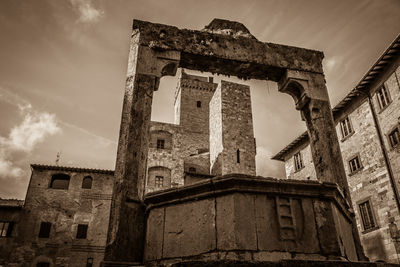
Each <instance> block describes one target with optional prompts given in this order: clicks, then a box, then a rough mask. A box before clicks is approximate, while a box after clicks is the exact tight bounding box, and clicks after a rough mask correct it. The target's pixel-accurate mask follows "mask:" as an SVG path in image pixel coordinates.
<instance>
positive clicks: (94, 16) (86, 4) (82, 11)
mask: <svg viewBox="0 0 400 267" xmlns="http://www.w3.org/2000/svg"><path fill="white" fill-rule="evenodd" d="M70 1H71V4H72V6H73V7H74V9H75V10H77V11H78V13H79V19H78V21H79V22H83V23H93V22H97V21H98V20H99V19H100V18H101V17H102V16H103V15H104V11H103V10H101V9H96V8H95V7H94V6H93V3H92V0H70Z"/></svg>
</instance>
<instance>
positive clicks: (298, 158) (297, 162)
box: [293, 151, 304, 171]
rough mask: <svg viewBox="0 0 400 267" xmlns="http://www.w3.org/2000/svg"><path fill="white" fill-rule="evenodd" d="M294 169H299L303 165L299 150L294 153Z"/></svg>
mask: <svg viewBox="0 0 400 267" xmlns="http://www.w3.org/2000/svg"><path fill="white" fill-rule="evenodd" d="M293 158H294V170H295V171H299V170H301V169H302V168H303V167H304V164H303V159H302V158H301V153H300V151H299V152H297V153H296V154H294V157H293Z"/></svg>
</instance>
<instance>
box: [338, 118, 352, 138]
mask: <svg viewBox="0 0 400 267" xmlns="http://www.w3.org/2000/svg"><path fill="white" fill-rule="evenodd" d="M340 129H341V130H342V137H343V138H345V137H346V136H349V135H350V134H351V133H353V128H352V127H351V123H350V118H349V117H346V118H345V119H344V120H342V121H341V122H340Z"/></svg>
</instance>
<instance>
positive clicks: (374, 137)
mask: <svg viewBox="0 0 400 267" xmlns="http://www.w3.org/2000/svg"><path fill="white" fill-rule="evenodd" d="M399 65H400V37H397V39H396V40H395V41H394V42H393V43H392V44H391V45H390V46H389V48H388V49H387V50H386V51H385V52H384V53H383V55H382V56H381V57H380V58H379V59H378V61H377V62H376V63H375V64H374V65H373V66H372V67H371V69H370V70H369V71H368V72H367V74H366V75H365V76H364V77H363V78H362V80H361V81H360V82H359V83H358V85H357V86H356V87H355V88H354V89H353V90H352V91H351V92H350V93H349V94H348V95H347V96H346V97H345V98H344V99H343V100H342V101H341V102H340V103H339V104H338V105H337V106H336V107H335V108H334V109H333V110H332V112H333V115H334V119H335V122H336V132H337V136H338V139H339V143H340V149H341V152H342V159H343V163H344V166H345V170H346V175H347V180H348V184H349V189H350V192H349V193H350V195H351V198H352V202H353V208H354V211H355V216H356V220H357V227H358V230H359V232H360V237H361V241H362V244H363V247H364V251H365V253H366V255H367V256H368V257H369V258H370V260H371V261H379V260H382V261H387V262H394V263H400V260H399V258H400V233H399V231H398V227H399V226H400V216H399V208H400V202H399V186H400V135H399V131H400V67H399ZM273 159H276V160H281V161H284V162H285V171H286V178H288V179H311V180H313V179H316V174H315V169H314V164H313V159H312V156H311V150H310V145H309V138H308V134H307V133H304V134H302V135H301V136H299V137H298V138H297V139H295V140H294V141H293V142H291V143H290V144H289V145H288V146H286V147H285V148H284V149H283V150H281V151H280V152H279V153H278V154H277V155H275V156H274V157H273Z"/></svg>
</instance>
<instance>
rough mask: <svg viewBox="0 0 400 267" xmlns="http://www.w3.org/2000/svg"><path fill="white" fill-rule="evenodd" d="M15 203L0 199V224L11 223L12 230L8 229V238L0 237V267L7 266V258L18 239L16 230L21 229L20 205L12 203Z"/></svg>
mask: <svg viewBox="0 0 400 267" xmlns="http://www.w3.org/2000/svg"><path fill="white" fill-rule="evenodd" d="M12 202H15V201H12V200H11V201H8V200H3V199H0V222H9V223H12V226H9V227H11V228H12V229H11V230H10V229H8V231H9V232H11V233H10V235H9V236H1V237H0V266H7V265H6V263H7V262H8V258H9V256H10V255H11V253H12V252H13V251H14V249H15V246H14V245H15V242H16V239H17V238H18V228H20V227H23V226H24V225H25V224H24V223H23V222H22V224H21V215H22V205H23V202H22V201H20V202H22V203H12ZM0 230H1V229H0Z"/></svg>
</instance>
